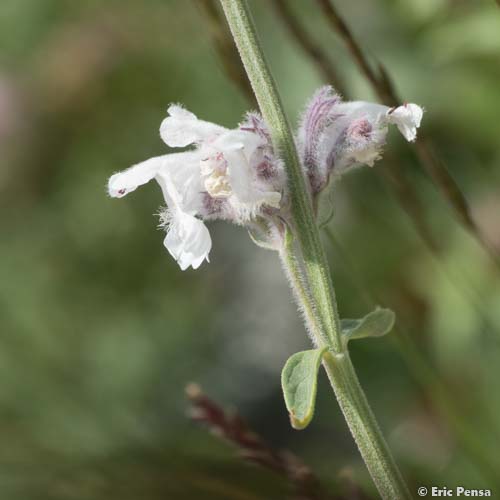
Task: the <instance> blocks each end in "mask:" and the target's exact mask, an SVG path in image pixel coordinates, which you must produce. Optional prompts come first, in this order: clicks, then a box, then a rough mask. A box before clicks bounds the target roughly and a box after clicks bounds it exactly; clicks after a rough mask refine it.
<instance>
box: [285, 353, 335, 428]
mask: <svg viewBox="0 0 500 500" xmlns="http://www.w3.org/2000/svg"><path fill="white" fill-rule="evenodd" d="M325 351H326V348H318V349H311V350H309V351H302V352H297V353H295V354H293V355H292V356H290V358H288V361H287V362H286V363H285V366H284V367H283V371H282V372H281V386H282V388H283V395H284V397H285V404H286V407H287V410H288V413H289V414H290V422H291V424H292V427H293V428H294V429H304V428H305V427H307V426H308V425H309V422H310V421H311V420H312V418H313V415H314V405H315V402H316V390H317V385H318V382H317V378H318V369H319V366H320V364H321V358H322V357H323V354H324V353H325Z"/></svg>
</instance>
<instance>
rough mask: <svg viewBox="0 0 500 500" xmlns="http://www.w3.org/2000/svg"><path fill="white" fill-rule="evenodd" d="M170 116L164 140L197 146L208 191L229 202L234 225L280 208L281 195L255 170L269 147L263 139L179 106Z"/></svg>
mask: <svg viewBox="0 0 500 500" xmlns="http://www.w3.org/2000/svg"><path fill="white" fill-rule="evenodd" d="M168 113H169V115H170V116H168V117H167V118H165V120H163V123H162V124H161V127H160V133H161V136H162V138H163V140H164V141H165V142H166V144H167V145H168V146H171V147H184V146H189V145H191V144H196V145H197V151H198V152H199V153H200V155H201V164H200V171H201V175H202V177H203V179H204V187H205V190H206V192H207V193H208V194H209V195H210V196H212V197H213V198H224V199H227V201H228V203H229V205H230V206H231V207H232V209H233V210H234V212H235V214H236V215H237V217H239V219H240V220H239V221H235V222H239V223H243V222H245V221H246V220H248V219H249V218H251V217H253V216H255V215H256V214H257V212H258V211H259V209H260V208H261V206H262V205H264V204H266V205H270V206H274V207H277V206H279V202H280V199H281V193H280V192H277V191H274V190H273V188H272V186H270V185H269V184H267V185H266V183H263V182H261V180H260V179H259V178H258V171H257V168H256V167H257V165H258V162H259V161H260V159H261V156H262V154H263V150H264V148H265V146H266V141H265V139H264V138H263V137H261V136H260V135H258V134H256V133H253V132H249V131H246V130H238V129H236V130H229V129H226V128H224V127H221V126H219V125H214V124H213V123H209V122H205V121H203V120H199V119H198V118H197V117H196V116H195V115H194V114H193V113H191V112H189V111H187V110H185V109H184V108H182V107H180V106H177V105H173V106H170V108H169V109H168Z"/></svg>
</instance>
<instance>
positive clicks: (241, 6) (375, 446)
mask: <svg viewBox="0 0 500 500" xmlns="http://www.w3.org/2000/svg"><path fill="white" fill-rule="evenodd" d="M220 2H221V4H222V7H223V9H224V13H225V15H226V18H227V20H228V23H229V27H230V29H231V32H232V35H233V38H234V40H235V42H236V46H237V47H238V51H239V53H240V56H241V59H242V61H243V65H244V66H245V69H246V72H247V74H248V77H249V79H250V83H251V85H252V88H253V91H254V92H255V96H256V98H257V102H258V103H259V107H260V110H261V112H262V114H263V116H264V119H265V121H266V123H267V125H268V127H269V130H270V133H271V138H272V142H273V147H274V149H275V151H276V152H277V153H278V154H279V155H280V157H281V158H282V159H283V160H284V162H285V165H286V169H287V174H288V183H289V189H290V195H291V196H290V197H291V213H292V218H293V224H294V236H295V237H296V240H297V243H298V245H297V247H298V248H296V246H295V245H294V242H293V238H292V237H291V234H290V233H288V234H287V237H286V242H285V246H284V249H283V250H282V252H281V257H282V262H283V265H284V267H285V270H286V272H287V274H288V276H289V278H290V281H291V284H292V288H293V289H294V292H295V295H296V298H297V301H298V302H299V305H300V307H301V308H302V309H303V311H304V315H305V317H306V322H307V325H308V327H309V329H310V330H311V334H312V336H313V337H314V341H315V343H317V344H318V345H320V346H323V345H327V346H328V347H329V352H328V353H327V354H326V355H325V357H324V361H323V366H324V367H325V369H326V371H327V373H328V377H329V379H330V383H331V385H332V388H333V390H334V391H335V394H336V396H337V399H338V402H339V404H340V407H341V409H342V412H343V414H344V416H345V419H346V421H347V424H348V426H349V429H350V430H351V432H352V434H353V437H354V440H355V441H356V444H357V445H358V448H359V450H360V452H361V455H362V457H363V459H364V461H365V463H366V465H367V467H368V470H369V472H370V474H371V476H372V478H373V480H374V482H375V485H376V486H377V488H378V490H379V492H380V494H381V496H382V497H383V498H384V499H387V500H396V499H397V500H405V499H409V498H411V495H410V493H409V491H408V488H407V487H406V485H405V483H404V480H403V478H402V476H401V474H400V472H399V470H398V468H397V466H396V464H395V462H394V460H393V458H392V456H391V453H390V451H389V448H388V446H387V444H386V442H385V440H384V438H383V436H382V434H381V432H380V429H379V427H378V425H377V422H376V420H375V417H374V416H373V413H372V412H371V410H370V407H369V404H368V401H367V400H366V397H365V395H364V393H363V390H362V389H361V386H360V385H359V381H358V379H357V376H356V373H355V371H354V368H353V366H352V364H351V361H350V358H349V354H348V352H347V349H346V345H345V344H343V343H342V341H341V331H340V321H339V316H338V312H337V304H336V300H335V293H334V289H333V284H332V281H331V278H330V276H331V275H330V270H329V268H328V262H327V259H326V255H325V251H324V249H323V245H322V243H321V238H320V234H319V229H318V226H317V224H316V220H315V216H314V211H313V206H312V200H311V195H310V193H309V189H308V187H307V184H306V181H305V178H304V174H303V171H302V167H301V164H300V161H299V157H298V154H297V150H296V147H295V142H294V139H293V135H292V132H291V129H290V126H289V124H288V121H287V119H286V116H285V113H284V111H283V106H282V104H281V100H280V98H279V95H278V92H277V89H276V85H275V83H274V80H273V78H272V76H271V73H270V71H269V68H268V66H267V63H266V61H265V59H264V54H263V52H262V49H261V46H260V44H259V41H258V39H257V34H256V31H255V27H254V25H253V22H252V20H251V16H250V13H249V11H248V7H247V4H246V2H245V0H220ZM301 264H302V265H301Z"/></svg>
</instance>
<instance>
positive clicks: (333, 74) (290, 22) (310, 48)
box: [272, 0, 346, 96]
mask: <svg viewBox="0 0 500 500" xmlns="http://www.w3.org/2000/svg"><path fill="white" fill-rule="evenodd" d="M272 3H273V5H274V8H275V9H276V12H277V13H278V15H279V18H280V19H281V20H282V21H283V23H284V24H285V26H286V27H287V29H288V30H289V32H290V33H291V35H292V36H293V38H294V39H295V41H296V42H297V44H298V45H299V47H301V48H302V49H303V50H304V52H305V53H306V54H307V55H308V56H309V57H310V58H311V59H312V60H313V61H314V62H315V64H316V66H317V67H318V69H319V71H320V72H321V75H322V76H323V78H324V79H325V80H326V81H327V82H330V83H331V84H332V85H333V86H334V88H335V90H336V91H337V92H338V93H339V94H341V95H343V96H345V92H346V91H345V87H344V84H343V82H342V79H341V78H340V76H339V74H338V72H337V70H336V68H335V66H334V65H333V64H332V62H331V61H330V59H329V57H328V55H327V54H326V52H325V51H324V50H323V49H322V47H321V46H320V45H318V44H317V43H316V42H315V41H314V40H313V39H312V38H311V37H310V36H309V33H308V32H307V31H306V30H305V29H304V28H303V27H302V25H301V24H300V23H299V22H298V21H297V18H296V17H295V16H294V15H293V12H292V11H291V9H290V6H289V5H288V3H287V1H286V0H272Z"/></svg>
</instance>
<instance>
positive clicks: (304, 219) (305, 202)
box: [221, 0, 341, 351]
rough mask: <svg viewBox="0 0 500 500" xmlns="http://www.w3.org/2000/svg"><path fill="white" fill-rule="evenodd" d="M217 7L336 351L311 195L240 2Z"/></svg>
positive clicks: (331, 300) (330, 294)
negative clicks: (273, 155) (276, 162)
mask: <svg viewBox="0 0 500 500" xmlns="http://www.w3.org/2000/svg"><path fill="white" fill-rule="evenodd" d="M221 4H222V7H223V9H224V12H225V14H226V18H227V20H228V23H229V27H230V29H231V33H232V34H233V38H234V40H235V42H236V46H237V47H238V51H239V53H240V57H241V60H242V61H243V65H244V66H245V70H246V72H247V74H248V77H249V79H250V83H251V84H252V88H253V91H254V93H255V96H256V98H257V102H258V103H259V107H260V110H261V112H262V115H263V116H264V119H265V121H266V123H267V125H268V127H269V130H270V132H271V138H272V142H273V146H274V148H275V151H276V152H277V154H278V155H279V156H280V157H281V158H283V160H284V162H285V164H286V168H287V174H288V182H289V188H290V194H291V200H292V202H291V205H292V206H291V211H292V216H293V220H294V224H295V226H296V227H295V229H296V231H295V232H296V237H297V239H298V242H299V246H300V250H301V253H302V258H303V261H304V274H305V276H304V278H305V281H306V282H307V285H308V288H309V290H310V292H311V295H312V298H313V300H314V305H315V310H316V312H317V315H318V320H319V322H320V323H321V325H322V331H323V332H325V334H326V335H327V336H328V337H329V339H330V342H331V345H332V348H333V349H334V350H336V351H340V349H341V343H340V331H339V321H338V314H337V305H336V302H335V295H334V291H333V285H332V281H331V278H330V272H329V269H328V263H327V260H326V255H325V251H324V249H323V245H322V244H321V239H320V235H319V231H318V228H317V227H316V223H315V220H314V214H313V208H312V202H311V196H310V193H309V190H308V188H307V185H306V181H305V178H304V174H303V172H302V168H301V165H300V162H299V158H298V155H297V150H296V148H295V142H294V139H293V135H292V132H291V130H290V126H289V124H288V121H287V119H286V116H285V113H284V111H283V106H282V104H281V100H280V97H279V94H278V91H277V89H276V84H275V82H274V80H273V78H272V76H271V73H270V72H269V69H268V67H267V63H266V62H265V60H264V54H263V53H262V50H261V47H260V44H259V43H258V40H257V35H256V32H255V29H254V26H253V23H252V21H251V18H250V14H249V12H248V9H247V6H246V3H245V2H244V1H243V0H221Z"/></svg>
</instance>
